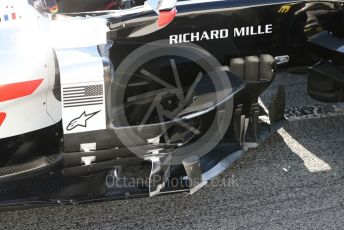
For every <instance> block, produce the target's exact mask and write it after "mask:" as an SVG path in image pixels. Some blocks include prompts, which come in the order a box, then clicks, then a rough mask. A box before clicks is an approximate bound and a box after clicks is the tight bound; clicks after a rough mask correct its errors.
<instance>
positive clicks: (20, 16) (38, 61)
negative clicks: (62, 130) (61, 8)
mask: <svg viewBox="0 0 344 230" xmlns="http://www.w3.org/2000/svg"><path fill="white" fill-rule="evenodd" d="M13 13H14V14H15V18H14V17H12V14H13ZM0 15H1V17H2V20H1V23H0V40H1V42H0V60H1V61H0V70H1V77H0V90H1V87H4V85H9V84H14V83H22V82H28V81H33V80H42V82H41V83H40V85H39V86H38V88H37V89H36V90H35V91H34V92H33V93H32V94H31V95H28V96H24V97H20V98H17V99H13V100H6V101H2V102H0V112H4V113H6V119H5V120H4V122H3V123H2V125H1V126H0V138H6V137H11V136H15V135H19V134H23V133H27V132H31V131H34V130H38V129H42V128H44V127H48V126H51V125H53V124H54V123H56V122H55V121H54V119H53V118H52V117H51V116H50V115H49V114H48V112H47V92H48V89H49V88H52V87H53V85H51V83H53V82H54V75H55V69H54V68H55V67H54V62H53V60H54V58H53V57H54V56H53V49H52V48H50V47H49V46H47V45H46V42H45V39H44V32H43V31H42V30H41V26H42V25H43V24H44V23H45V22H44V20H46V19H44V18H42V17H40V15H39V13H38V12H37V11H36V10H35V9H34V8H32V7H31V6H30V5H28V4H27V1H24V0H7V1H6V0H5V1H4V0H3V1H0ZM4 15H7V18H5V16H4ZM5 19H7V20H5ZM49 104H51V105H52V106H56V105H58V104H59V103H58V102H57V101H56V100H55V101H54V100H50V102H49ZM55 119H56V116H55Z"/></svg>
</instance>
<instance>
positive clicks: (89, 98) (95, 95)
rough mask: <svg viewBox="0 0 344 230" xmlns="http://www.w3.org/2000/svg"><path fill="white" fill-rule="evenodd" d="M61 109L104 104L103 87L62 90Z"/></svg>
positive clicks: (66, 88)
mask: <svg viewBox="0 0 344 230" xmlns="http://www.w3.org/2000/svg"><path fill="white" fill-rule="evenodd" d="M62 91H63V107H64V108H70V107H79V106H90V105H102V104H104V98H103V94H104V90H103V85H88V86H77V87H65V88H63V90H62Z"/></svg>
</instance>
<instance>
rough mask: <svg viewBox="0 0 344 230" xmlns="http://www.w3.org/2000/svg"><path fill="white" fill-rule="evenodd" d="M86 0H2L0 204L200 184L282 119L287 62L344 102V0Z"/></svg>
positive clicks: (69, 200)
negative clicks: (277, 80) (271, 91)
mask: <svg viewBox="0 0 344 230" xmlns="http://www.w3.org/2000/svg"><path fill="white" fill-rule="evenodd" d="M67 2H68V3H69V4H71V5H69V6H68V4H66V3H67ZM76 2H80V1H79V0H61V1H57V5H58V6H59V13H56V12H55V14H51V13H50V12H49V11H45V10H44V9H43V10H42V9H38V8H36V7H35V4H32V1H28V0H2V1H1V2H0V40H1V41H0V60H1V61H0V73H1V75H2V77H1V78H0V146H1V148H0V207H5V206H6V207H7V205H14V206H20V205H24V204H25V205H27V204H31V205H42V204H74V203H84V202H93V201H101V200H107V199H114V198H125V197H136V196H146V195H149V196H154V195H159V194H164V193H171V192H176V191H180V192H181V191H188V192H190V193H194V192H196V191H197V190H199V189H200V188H201V187H202V186H204V185H205V184H207V182H209V181H210V180H211V179H212V178H214V177H216V176H217V175H218V174H220V173H221V172H223V171H224V170H225V169H226V168H228V167H229V166H230V165H231V164H232V163H233V162H234V161H235V160H236V159H238V158H239V157H240V156H241V155H242V154H243V153H244V152H245V151H246V150H247V149H249V148H255V147H257V146H258V145H259V143H261V142H262V141H264V140H265V139H266V138H267V137H268V136H269V135H270V134H271V132H272V130H273V127H274V126H275V125H278V123H279V120H281V119H283V117H284V104H285V90H284V88H283V86H281V87H280V88H279V89H278V91H277V92H276V94H275V95H272V96H271V101H270V102H269V103H268V104H266V103H265V104H264V103H263V102H262V101H261V100H259V96H260V95H261V93H263V92H264V91H265V89H266V88H267V87H268V86H269V85H270V84H271V82H272V81H273V80H274V77H275V74H276V73H277V71H278V72H283V71H285V72H286V71H294V70H295V68H298V69H300V67H303V68H304V69H306V70H307V72H308V92H309V95H310V96H311V97H313V98H314V99H316V100H319V101H323V102H338V101H343V100H344V96H343V93H342V92H343V89H344V67H343V62H344V59H343V57H344V7H343V6H344V1H331V0H322V1H317V0H315V1H314V0H313V1H307V0H300V1H280V0H185V1H176V0H148V1H147V2H145V3H143V2H142V3H140V2H139V1H137V4H133V2H132V1H130V4H129V5H125V4H124V2H126V1H93V2H92V1H85V0H83V2H85V5H82V4H80V3H78V4H76ZM86 2H89V3H90V5H88V3H86ZM96 2H97V3H100V2H102V3H101V5H92V4H91V3H96ZM113 2H117V3H118V2H119V3H118V4H117V3H116V4H117V5H112V6H111V7H107V6H109V4H111V3H113ZM64 3H65V5H63V4H64ZM73 3H75V5H74V6H79V7H73ZM124 5H125V7H124Z"/></svg>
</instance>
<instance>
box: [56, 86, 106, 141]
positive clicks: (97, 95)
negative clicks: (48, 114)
mask: <svg viewBox="0 0 344 230" xmlns="http://www.w3.org/2000/svg"><path fill="white" fill-rule="evenodd" d="M61 91H62V123H63V128H64V133H65V134H70V133H80V132H89V131H95V130H102V129H106V111H105V90H104V83H103V82H99V83H98V84H95V83H94V84H87V85H86V84H85V85H81V84H77V85H76V84H68V85H62V87H61Z"/></svg>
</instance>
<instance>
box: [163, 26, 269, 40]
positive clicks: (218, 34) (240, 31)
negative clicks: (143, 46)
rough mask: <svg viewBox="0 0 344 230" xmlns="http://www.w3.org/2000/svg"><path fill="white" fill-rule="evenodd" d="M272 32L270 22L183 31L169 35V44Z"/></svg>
mask: <svg viewBox="0 0 344 230" xmlns="http://www.w3.org/2000/svg"><path fill="white" fill-rule="evenodd" d="M271 33H272V24H268V25H258V26H246V27H237V28H234V29H233V30H232V33H231V31H230V29H220V30H211V31H203V32H194V33H185V34H177V35H171V36H170V44H171V45H173V44H180V43H187V42H199V41H206V40H217V39H225V38H229V37H246V36H255V35H263V34H271Z"/></svg>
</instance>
